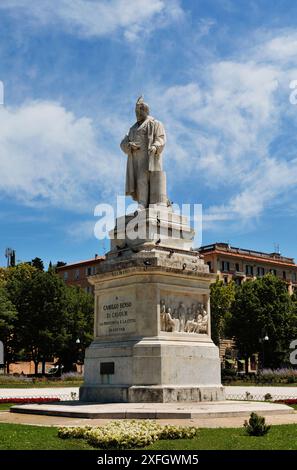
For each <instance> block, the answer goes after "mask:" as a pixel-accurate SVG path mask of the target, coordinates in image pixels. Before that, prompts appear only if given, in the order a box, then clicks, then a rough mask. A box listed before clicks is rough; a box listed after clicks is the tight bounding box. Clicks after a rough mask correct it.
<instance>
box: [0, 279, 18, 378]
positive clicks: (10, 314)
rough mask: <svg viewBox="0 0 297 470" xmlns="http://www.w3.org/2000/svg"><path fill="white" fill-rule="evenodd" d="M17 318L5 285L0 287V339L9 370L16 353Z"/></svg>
mask: <svg viewBox="0 0 297 470" xmlns="http://www.w3.org/2000/svg"><path fill="white" fill-rule="evenodd" d="M16 320H17V311H16V308H15V306H14V305H13V303H12V302H11V301H10V299H9V296H8V293H7V291H6V289H5V288H4V287H0V340H1V341H2V342H3V345H4V360H5V363H6V367H7V372H9V364H10V363H11V362H12V359H13V357H14V354H15V341H14V339H15V338H14V328H15V323H16Z"/></svg>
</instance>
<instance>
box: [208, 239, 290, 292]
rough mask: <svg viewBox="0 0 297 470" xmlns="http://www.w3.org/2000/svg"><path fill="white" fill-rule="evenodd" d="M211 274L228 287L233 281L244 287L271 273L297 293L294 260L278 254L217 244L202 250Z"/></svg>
mask: <svg viewBox="0 0 297 470" xmlns="http://www.w3.org/2000/svg"><path fill="white" fill-rule="evenodd" d="M199 251H200V253H201V254H202V255H203V257H204V261H205V263H207V264H208V266H209V269H210V272H212V273H216V274H217V275H218V277H219V279H221V280H222V281H223V282H225V283H226V284H227V283H228V282H230V281H231V280H234V281H235V282H236V283H237V284H241V283H242V282H244V281H245V280H247V279H253V278H254V279H255V278H257V277H263V276H265V274H268V273H272V274H274V275H275V276H277V277H279V278H280V279H283V280H284V281H285V282H286V283H287V285H288V291H289V292H290V293H291V294H292V293H293V292H294V290H295V289H297V264H296V263H295V261H294V258H288V257H286V256H282V255H281V254H279V253H263V252H260V251H254V250H246V249H242V248H236V247H233V246H230V245H228V243H214V244H213V245H207V246H202V247H201V248H200V249H199Z"/></svg>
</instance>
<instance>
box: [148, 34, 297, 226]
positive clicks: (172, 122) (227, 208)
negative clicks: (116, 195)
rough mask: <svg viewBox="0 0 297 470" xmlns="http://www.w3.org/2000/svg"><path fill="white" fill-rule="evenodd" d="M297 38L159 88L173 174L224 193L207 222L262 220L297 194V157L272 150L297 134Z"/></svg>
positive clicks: (264, 45) (266, 43)
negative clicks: (296, 97) (293, 97)
mask: <svg viewBox="0 0 297 470" xmlns="http://www.w3.org/2000/svg"><path fill="white" fill-rule="evenodd" d="M296 38H297V35H296V34H295V32H294V33H292V34H291V36H288V34H287V33H286V35H280V36H279V37H275V38H273V39H270V40H267V38H265V40H262V39H261V40H259V43H258V45H257V47H253V48H251V49H248V50H247V49H246V50H244V51H240V54H239V57H238V58H234V59H233V60H224V61H222V60H219V61H215V60H214V61H213V62H212V63H210V64H209V65H208V66H207V67H205V68H204V69H203V70H201V74H200V77H197V79H196V80H195V79H194V77H193V80H192V81H191V82H190V83H188V84H186V85H179V86H174V87H171V88H169V89H167V90H166V89H165V90H161V91H160V90H154V100H155V101H156V100H157V95H158V94H159V96H160V98H159V106H158V113H160V115H162V118H163V120H164V121H165V122H166V124H167V127H168V130H169V137H168V141H169V142H168V153H169V154H170V158H171V159H173V160H174V163H175V165H174V166H173V168H170V166H172V165H170V166H169V171H172V175H173V174H174V175H178V176H175V177H176V178H180V176H179V175H181V174H184V175H185V174H186V177H187V178H192V180H191V181H192V182H193V183H194V184H195V176H191V175H196V180H197V186H198V188H199V187H200V188H205V186H206V187H207V186H210V187H213V188H215V190H216V191H217V192H218V191H221V197H220V198H221V200H222V203H219V204H217V205H215V206H212V207H209V208H208V209H207V210H206V215H205V220H206V221H207V222H214V221H215V220H217V221H221V222H224V221H231V220H233V221H234V220H236V221H238V222H240V223H241V222H244V221H247V220H252V219H257V218H258V217H259V216H261V215H262V214H263V212H264V211H265V210H266V209H267V208H268V207H269V208H271V207H273V206H275V205H279V204H280V203H281V201H282V200H284V199H285V198H287V196H288V194H289V193H291V194H292V197H293V194H295V192H296V188H297V159H296V155H297V152H296V153H295V156H294V152H293V155H292V149H290V152H289V149H288V148H287V147H286V144H285V142H282V144H281V145H282V146H281V151H280V150H279V149H278V152H277V153H276V151H274V148H275V147H274V145H273V143H274V140H275V139H276V138H278V139H280V140H281V139H284V140H285V137H286V134H287V135H290V132H291V133H292V132H295V131H294V127H295V124H296V121H297V116H296V107H294V106H292V105H291V104H290V102H289V96H290V93H291V90H290V88H289V83H290V81H291V80H292V79H294V78H295V79H297V75H296V66H295V65H294V64H291V58H292V54H293V50H294V49H296V48H295V45H296ZM274 49H275V50H276V51H278V54H277V53H275V54H274V53H272V51H274ZM260 50H261V57H260V55H259V51H260ZM285 54H286V57H287V61H284V55H285ZM156 114H157V113H156ZM284 120H287V122H286V126H283V125H282V123H283V122H284ZM290 120H291V122H290ZM176 167H178V168H176ZM171 178H172V176H171ZM169 179H170V178H169ZM201 194H203V193H202V192H200V195H201ZM291 200H292V198H291ZM197 202H201V201H197ZM202 202H203V201H202ZM212 225H213V224H212ZM213 227H215V225H213Z"/></svg>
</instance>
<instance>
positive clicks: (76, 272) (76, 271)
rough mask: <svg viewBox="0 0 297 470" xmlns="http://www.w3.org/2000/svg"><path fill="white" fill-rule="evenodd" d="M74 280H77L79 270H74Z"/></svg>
mask: <svg viewBox="0 0 297 470" xmlns="http://www.w3.org/2000/svg"><path fill="white" fill-rule="evenodd" d="M75 279H76V280H77V279H79V269H76V270H75Z"/></svg>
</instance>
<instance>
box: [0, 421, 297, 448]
mask: <svg viewBox="0 0 297 470" xmlns="http://www.w3.org/2000/svg"><path fill="white" fill-rule="evenodd" d="M296 436H297V425H295V424H288V425H281V426H272V428H271V430H270V432H269V433H268V434H267V435H266V436H263V437H251V436H247V435H246V433H245V430H244V429H243V428H230V429H223V428H219V429H200V430H199V433H198V436H197V437H196V438H195V439H181V440H176V441H157V442H156V443H154V444H153V445H151V446H150V447H148V448H147V449H150V450H297V439H296ZM5 449H6V450H36V449H41V450H75V449H76V450H87V449H89V450H90V449H92V447H91V446H89V445H88V444H87V442H86V441H84V440H82V439H59V438H58V436H57V428H52V427H41V426H40V427H39V426H27V425H19V424H0V450H5Z"/></svg>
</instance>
